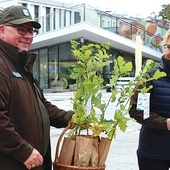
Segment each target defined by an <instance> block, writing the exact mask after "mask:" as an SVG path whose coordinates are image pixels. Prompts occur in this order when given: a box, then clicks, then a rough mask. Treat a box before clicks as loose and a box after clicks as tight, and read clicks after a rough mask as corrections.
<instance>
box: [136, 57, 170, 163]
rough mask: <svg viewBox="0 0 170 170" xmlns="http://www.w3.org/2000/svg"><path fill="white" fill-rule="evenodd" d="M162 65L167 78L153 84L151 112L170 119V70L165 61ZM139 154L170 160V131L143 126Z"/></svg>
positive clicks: (148, 157)
mask: <svg viewBox="0 0 170 170" xmlns="http://www.w3.org/2000/svg"><path fill="white" fill-rule="evenodd" d="M161 65H162V67H163V71H165V72H166V73H167V76H166V77H164V78H160V79H158V80H156V81H152V82H151V83H152V85H153V89H152V92H151V96H150V97H151V100H150V101H151V102H150V111H151V112H155V113H157V114H159V115H161V116H163V117H165V118H170V68H168V67H167V66H166V65H165V63H164V61H163V60H161ZM156 69H160V68H155V70H154V71H156ZM161 69H162V68H161ZM137 154H138V156H139V157H143V158H147V159H158V160H170V131H168V130H159V129H152V128H148V127H145V126H142V128H141V131H140V138H139V147H138V150H137Z"/></svg>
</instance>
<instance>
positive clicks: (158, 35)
mask: <svg viewBox="0 0 170 170" xmlns="http://www.w3.org/2000/svg"><path fill="white" fill-rule="evenodd" d="M18 4H19V5H23V6H26V7H28V8H29V10H30V12H31V14H32V17H33V18H35V19H36V20H38V22H40V24H41V26H42V27H41V29H40V30H39V31H38V35H37V36H36V37H35V39H34V41H33V45H32V47H31V49H30V50H31V51H32V52H35V53H37V56H38V57H37V59H36V62H35V65H34V76H35V77H36V78H37V79H38V80H39V82H40V85H41V86H42V88H51V82H52V81H53V80H54V79H55V78H56V77H57V78H58V79H61V78H65V79H66V80H67V81H68V84H73V83H74V80H72V79H71V78H70V73H71V69H72V66H73V65H74V63H75V62H76V60H75V58H74V56H73V55H72V53H71V44H70V40H72V39H74V40H76V41H78V42H79V43H80V45H84V44H88V43H103V42H110V47H111V48H110V50H109V51H108V54H110V55H111V57H110V60H114V58H116V57H117V56H119V55H121V56H123V57H124V58H125V60H126V61H132V62H133V64H134V65H135V48H136V44H135V38H136V36H137V35H140V36H141V38H142V40H143V47H142V56H143V62H144V61H145V60H146V59H148V58H151V59H154V60H159V59H160V57H161V55H162V44H161V42H162V37H163V35H164V34H165V32H166V29H167V27H166V28H160V27H159V26H158V25H157V24H156V23H154V22H146V21H140V20H139V21H132V20H128V19H122V18H118V17H115V16H114V15H111V14H108V13H107V12H104V11H100V10H98V9H96V8H93V7H91V6H88V5H86V4H81V5H75V6H74V5H73V4H66V3H62V2H57V1H52V0H49V1H48V2H47V1H40V2H39V1H36V0H32V1H29V0H27V1H26V0H25V1H24V0H23V1H19V0H12V1H5V2H2V3H1V8H5V7H7V6H10V5H18ZM149 26H150V27H149ZM151 28H153V29H151ZM134 69H135V67H134ZM112 72H113V64H110V66H108V68H105V69H104V70H102V75H103V76H104V78H105V83H108V82H107V78H108V77H109V76H110V74H111V73H112ZM131 76H134V70H133V72H132V74H131Z"/></svg>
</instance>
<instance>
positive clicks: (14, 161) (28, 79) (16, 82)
mask: <svg viewBox="0 0 170 170" xmlns="http://www.w3.org/2000/svg"><path fill="white" fill-rule="evenodd" d="M35 57H36V56H35V54H31V53H28V52H19V50H18V48H16V47H14V46H11V45H9V44H7V43H5V42H3V41H2V40H0V169H3V170H26V169H27V168H26V167H25V166H24V164H23V162H24V161H25V160H26V159H27V158H28V157H29V155H30V154H31V152H32V150H33V148H35V149H37V150H38V151H39V152H40V153H41V154H42V155H43V156H44V162H48V163H49V164H50V161H49V160H50V157H51V155H50V145H49V144H50V142H49V140H50V139H49V134H50V131H49V129H50V125H51V126H54V127H58V128H60V127H65V126H67V123H68V121H69V120H70V118H71V116H72V114H73V112H72V111H68V112H67V111H65V110H62V109H60V108H58V107H57V106H54V105H52V104H51V103H50V102H48V101H47V100H46V99H45V98H44V96H43V94H42V91H41V89H40V88H39V87H38V85H37V83H35V81H34V79H33V76H32V73H31V72H32V66H33V63H34V60H35ZM35 88H36V89H37V91H36V90H35ZM36 93H38V94H39V95H36ZM37 96H39V97H37ZM44 106H45V107H44ZM47 148H48V150H47ZM46 159H47V160H46ZM45 166H48V165H42V166H39V167H36V168H34V169H35V170H44V169H45V168H44V167H45ZM49 167H50V165H49ZM47 169H48V168H47Z"/></svg>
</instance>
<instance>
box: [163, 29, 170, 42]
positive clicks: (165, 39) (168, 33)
mask: <svg viewBox="0 0 170 170" xmlns="http://www.w3.org/2000/svg"><path fill="white" fill-rule="evenodd" d="M169 37H170V29H169V30H168V31H167V32H166V34H165V35H164V37H163V42H162V43H163V44H162V45H165V44H166V43H167V41H168V39H169Z"/></svg>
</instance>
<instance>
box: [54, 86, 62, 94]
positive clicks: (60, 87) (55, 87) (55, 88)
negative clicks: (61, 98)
mask: <svg viewBox="0 0 170 170" xmlns="http://www.w3.org/2000/svg"><path fill="white" fill-rule="evenodd" d="M63 90H64V87H63V86H52V92H54V93H55V92H62V91H63Z"/></svg>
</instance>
